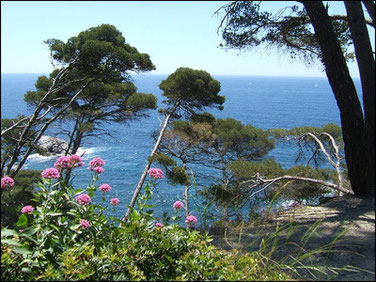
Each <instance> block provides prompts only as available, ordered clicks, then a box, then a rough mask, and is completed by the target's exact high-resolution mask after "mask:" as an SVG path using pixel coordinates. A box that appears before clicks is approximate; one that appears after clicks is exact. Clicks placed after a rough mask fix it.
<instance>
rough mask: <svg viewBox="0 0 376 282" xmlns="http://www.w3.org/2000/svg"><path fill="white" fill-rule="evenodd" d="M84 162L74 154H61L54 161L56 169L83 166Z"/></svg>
mask: <svg viewBox="0 0 376 282" xmlns="http://www.w3.org/2000/svg"><path fill="white" fill-rule="evenodd" d="M83 165H84V162H83V161H82V158H81V157H80V156H78V155H76V154H73V155H70V156H61V157H60V158H58V159H57V160H56V162H55V168H56V169H60V170H61V169H67V168H75V167H79V166H83Z"/></svg>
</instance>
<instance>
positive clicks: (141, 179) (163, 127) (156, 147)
mask: <svg viewBox="0 0 376 282" xmlns="http://www.w3.org/2000/svg"><path fill="white" fill-rule="evenodd" d="M179 105H180V103H179V101H178V102H176V103H175V105H174V106H173V108H172V109H171V111H170V112H169V113H168V115H167V116H166V117H165V120H164V123H163V125H162V128H161V131H160V133H159V137H158V139H157V142H155V145H154V148H153V150H152V151H151V153H150V157H151V156H153V155H154V154H155V153H156V152H157V150H158V147H159V144H160V143H161V141H162V138H163V134H164V132H165V131H166V128H167V125H168V121H169V120H170V118H171V115H172V114H173V113H174V112H175V110H176V109H177V108H178V106H179ZM150 165H151V161H150V158H148V161H147V164H146V166H145V168H144V171H143V172H142V175H141V178H140V181H139V182H138V185H137V187H136V189H135V191H134V193H133V197H132V199H131V202H130V203H129V206H128V209H127V212H126V213H125V216H124V217H123V219H122V220H123V221H124V222H125V221H126V220H127V218H128V216H129V213H130V212H131V209H132V208H133V207H134V204H135V203H136V199H137V197H138V194H139V193H140V191H141V188H142V185H143V184H144V182H145V178H146V174H147V172H148V170H149V168H150Z"/></svg>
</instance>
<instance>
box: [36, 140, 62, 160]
mask: <svg viewBox="0 0 376 282" xmlns="http://www.w3.org/2000/svg"><path fill="white" fill-rule="evenodd" d="M36 145H37V150H38V151H39V153H42V154H47V155H60V154H62V153H64V152H65V150H66V149H67V148H68V142H67V141H64V140H62V139H60V138H57V137H52V136H45V135H44V136H42V137H41V138H40V139H39V141H38V142H37V144H36Z"/></svg>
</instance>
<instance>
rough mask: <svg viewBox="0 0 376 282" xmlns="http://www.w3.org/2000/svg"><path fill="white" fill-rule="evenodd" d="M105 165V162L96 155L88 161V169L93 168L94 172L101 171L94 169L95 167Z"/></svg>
mask: <svg viewBox="0 0 376 282" xmlns="http://www.w3.org/2000/svg"><path fill="white" fill-rule="evenodd" d="M104 165H105V162H104V160H102V159H101V158H99V157H96V158H94V159H92V160H91V161H90V162H89V169H90V170H93V169H94V171H95V172H96V173H102V172H103V171H102V172H97V171H96V170H95V168H96V167H102V166H104ZM102 169H103V168H102ZM99 171H101V170H99Z"/></svg>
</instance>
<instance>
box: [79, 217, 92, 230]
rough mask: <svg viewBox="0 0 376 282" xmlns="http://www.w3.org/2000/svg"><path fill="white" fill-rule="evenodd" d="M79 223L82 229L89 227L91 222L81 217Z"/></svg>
mask: <svg viewBox="0 0 376 282" xmlns="http://www.w3.org/2000/svg"><path fill="white" fill-rule="evenodd" d="M80 225H81V227H82V228H83V229H86V228H89V227H90V226H91V223H90V221H88V220H86V219H81V220H80Z"/></svg>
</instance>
